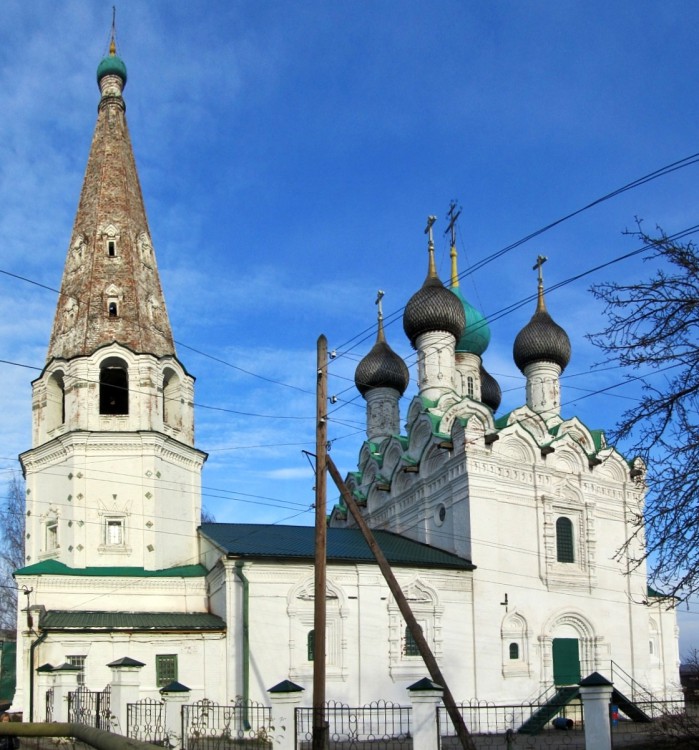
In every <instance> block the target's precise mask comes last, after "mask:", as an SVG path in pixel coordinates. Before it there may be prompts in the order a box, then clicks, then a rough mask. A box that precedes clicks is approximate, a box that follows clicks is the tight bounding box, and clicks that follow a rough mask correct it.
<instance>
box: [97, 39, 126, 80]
mask: <svg viewBox="0 0 699 750" xmlns="http://www.w3.org/2000/svg"><path fill="white" fill-rule="evenodd" d="M110 75H113V76H119V78H121V80H122V81H123V84H124V86H125V85H126V64H125V63H124V61H123V60H122V59H121V58H120V57H119V56H118V55H117V53H116V44H115V43H114V39H112V41H111V42H110V44H109V54H108V55H107V56H106V57H104V58H102V60H101V62H100V64H99V65H98V66H97V83H98V84H99V82H100V81H101V80H102V79H103V78H104V77H105V76H110Z"/></svg>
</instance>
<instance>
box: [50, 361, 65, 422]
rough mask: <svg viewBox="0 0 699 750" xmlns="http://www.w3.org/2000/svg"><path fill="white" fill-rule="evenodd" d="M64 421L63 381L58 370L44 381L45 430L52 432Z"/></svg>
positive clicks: (61, 374)
mask: <svg viewBox="0 0 699 750" xmlns="http://www.w3.org/2000/svg"><path fill="white" fill-rule="evenodd" d="M65 421H66V391H65V379H64V375H63V373H62V372H61V371H60V370H56V372H53V373H51V375H50V376H49V379H48V380H47V381H46V428H47V429H48V430H53V429H55V428H56V427H59V426H60V425H62V424H63V423H64V422H65Z"/></svg>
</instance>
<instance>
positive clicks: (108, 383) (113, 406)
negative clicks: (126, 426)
mask: <svg viewBox="0 0 699 750" xmlns="http://www.w3.org/2000/svg"><path fill="white" fill-rule="evenodd" d="M128 413H129V370H128V367H127V366H126V363H125V362H123V361H122V360H120V359H117V358H116V357H110V358H109V359H107V360H105V361H104V362H103V363H102V364H101V366H100V414H128Z"/></svg>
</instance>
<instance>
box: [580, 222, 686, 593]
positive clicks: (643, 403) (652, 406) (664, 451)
mask: <svg viewBox="0 0 699 750" xmlns="http://www.w3.org/2000/svg"><path fill="white" fill-rule="evenodd" d="M632 234H633V235H634V236H636V237H637V238H639V239H640V240H641V241H642V242H643V243H644V244H645V245H646V247H647V255H646V262H647V263H649V264H651V265H652V270H650V274H649V277H648V278H647V279H645V280H642V281H630V282H628V283H605V284H598V285H596V286H594V287H593V289H592V291H593V293H594V295H595V296H596V297H597V298H598V299H600V300H602V301H603V302H604V303H605V306H606V308H605V312H606V316H607V320H608V325H607V327H606V328H605V329H604V330H603V331H601V332H599V333H596V334H592V335H591V336H590V337H589V338H590V339H591V340H592V341H593V342H594V343H596V344H597V345H598V346H599V347H601V349H602V350H603V351H604V352H606V354H607V355H608V358H609V360H611V361H615V362H617V363H618V364H619V365H621V366H622V367H623V368H625V369H626V370H627V377H629V378H632V379H636V380H638V381H640V383H641V384H642V396H641V399H640V401H639V402H638V403H637V404H636V405H635V406H633V407H632V408H631V409H629V410H628V411H626V412H625V413H624V415H623V417H622V418H621V420H620V422H619V424H618V425H617V427H616V430H615V431H614V434H613V435H612V437H613V438H614V440H616V441H617V442H621V443H622V444H623V445H625V446H630V449H629V448H628V447H627V448H625V453H626V455H627V456H628V457H630V458H632V457H636V456H638V457H640V458H642V459H643V460H644V461H645V463H646V466H647V475H646V480H647V483H648V488H649V492H648V498H647V502H646V508H645V514H644V518H638V519H636V520H637V525H636V533H635V536H636V537H637V538H638V539H640V540H641V541H642V540H643V534H644V523H643V522H644V520H645V536H646V545H645V547H644V546H643V545H642V544H641V545H638V544H634V543H633V540H630V541H629V543H628V544H627V547H628V549H629V550H634V549H641V550H643V552H642V553H640V554H639V555H637V557H636V562H637V563H639V564H640V563H641V562H642V561H644V560H647V561H648V564H649V570H650V572H651V582H652V583H653V584H654V585H655V586H656V587H657V588H659V589H660V590H661V591H662V592H663V593H667V594H669V595H672V596H676V597H679V598H681V599H684V598H686V597H688V596H690V595H691V594H693V593H695V592H697V591H699V522H698V520H699V252H698V251H697V248H696V247H695V246H694V245H693V244H692V243H691V242H690V243H688V244H681V243H679V242H677V241H673V240H672V239H671V238H668V237H667V236H666V235H665V234H664V233H663V232H662V231H661V230H658V236H655V237H651V236H649V235H648V234H646V233H645V232H644V231H643V228H642V226H641V225H640V224H639V227H638V230H637V231H634V232H633V233H632Z"/></svg>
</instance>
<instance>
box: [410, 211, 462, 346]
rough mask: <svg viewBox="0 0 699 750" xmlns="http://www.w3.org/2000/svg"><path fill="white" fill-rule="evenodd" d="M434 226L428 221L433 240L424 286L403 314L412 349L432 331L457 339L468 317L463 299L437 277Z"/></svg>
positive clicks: (411, 299)
mask: <svg viewBox="0 0 699 750" xmlns="http://www.w3.org/2000/svg"><path fill="white" fill-rule="evenodd" d="M432 219H433V217H430V220H432ZM431 226H432V224H428V229H429V230H430V239H429V243H428V246H427V251H428V253H429V263H428V271H427V278H426V279H425V282H424V283H423V285H422V287H421V288H420V289H419V290H418V291H417V292H415V294H413V296H412V297H411V298H410V299H409V300H408V304H407V305H406V306H405V312H404V313H403V330H404V331H405V333H406V336H407V337H408V338H409V339H410V343H411V344H412V345H413V348H414V347H415V345H416V342H417V339H418V337H419V336H420V335H421V334H423V333H429V332H433V331H445V332H446V333H451V334H452V335H453V336H454V338H455V339H456V340H457V341H458V340H459V339H460V338H461V335H462V334H463V332H464V326H465V325H466V317H465V314H464V308H463V306H462V305H461V302H460V301H459V300H458V299H457V298H456V297H455V296H454V295H453V294H452V293H451V292H450V291H449V290H448V289H447V288H446V287H445V286H444V284H442V282H441V280H440V279H439V277H438V276H437V271H436V268H435V263H434V242H433V241H432V235H431Z"/></svg>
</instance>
